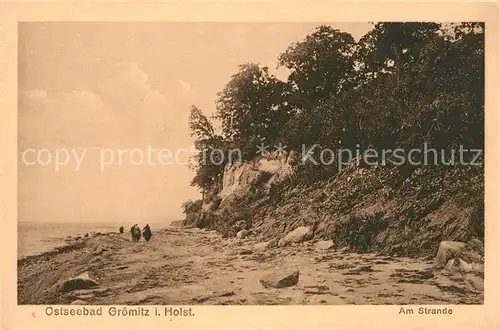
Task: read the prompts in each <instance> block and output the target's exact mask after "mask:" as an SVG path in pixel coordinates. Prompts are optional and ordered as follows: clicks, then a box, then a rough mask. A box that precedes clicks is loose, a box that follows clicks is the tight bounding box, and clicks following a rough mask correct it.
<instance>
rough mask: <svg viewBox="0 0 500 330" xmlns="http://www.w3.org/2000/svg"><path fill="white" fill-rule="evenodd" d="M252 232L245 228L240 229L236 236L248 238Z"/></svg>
mask: <svg viewBox="0 0 500 330" xmlns="http://www.w3.org/2000/svg"><path fill="white" fill-rule="evenodd" d="M249 234H250V232H249V231H248V230H246V229H243V230H240V231H239V232H238V233H237V234H236V237H238V238H239V239H243V238H246V237H248V235H249Z"/></svg>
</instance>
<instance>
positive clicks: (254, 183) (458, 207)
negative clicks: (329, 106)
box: [198, 154, 484, 256]
mask: <svg viewBox="0 0 500 330" xmlns="http://www.w3.org/2000/svg"><path fill="white" fill-rule="evenodd" d="M296 158H297V157H296V155H286V154H285V155H276V154H271V155H270V156H269V157H261V158H259V159H257V160H255V161H252V162H249V163H244V164H233V165H230V166H227V167H226V169H225V173H224V180H223V185H222V189H221V191H220V192H219V194H218V195H217V196H215V198H211V201H209V202H207V203H206V204H205V205H204V206H203V209H204V212H203V213H204V216H203V219H202V221H201V222H200V223H199V224H198V225H199V226H200V227H207V228H210V229H215V230H217V231H219V232H220V233H222V234H223V235H224V236H226V237H232V236H235V235H236V233H237V232H238V231H239V230H241V229H249V230H251V231H253V232H254V233H255V234H256V235H258V236H259V237H260V238H261V240H270V239H275V238H277V239H280V238H282V237H284V236H285V235H286V234H287V233H289V232H291V231H292V230H294V229H296V228H298V227H300V226H307V227H310V229H311V235H309V237H313V238H314V239H332V240H333V243H334V245H335V246H336V247H339V248H340V247H347V248H348V249H350V250H353V251H358V252H365V251H378V252H383V253H390V254H395V255H406V256H420V255H427V254H434V253H435V252H436V249H437V247H438V245H439V243H440V242H441V241H442V240H457V241H469V240H471V239H473V238H479V239H482V236H483V230H484V229H483V228H484V227H483V224H484V220H483V198H484V197H483V196H484V195H483V189H484V182H483V174H482V172H480V171H479V170H478V169H473V168H465V167H460V166H457V167H450V166H448V167H446V168H437V167H433V166H429V167H421V168H417V167H406V168H403V167H394V166H392V167H389V166H388V167H376V168H373V167H372V168H361V167H359V166H358V165H357V164H356V163H352V164H351V165H350V166H348V168H346V169H345V170H342V171H340V172H339V173H337V174H336V175H334V176H333V177H331V178H330V179H328V180H325V181H322V182H319V183H316V184H313V185H306V186H304V185H294V184H293V178H292V176H293V174H294V173H296V170H297V166H298V165H296ZM290 178H292V179H290ZM287 179H290V180H288V184H287V185H283V184H281V183H282V182H283V181H284V180H287Z"/></svg>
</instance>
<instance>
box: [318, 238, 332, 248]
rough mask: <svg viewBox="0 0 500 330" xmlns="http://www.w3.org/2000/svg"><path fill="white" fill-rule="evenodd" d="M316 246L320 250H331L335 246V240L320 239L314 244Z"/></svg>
mask: <svg viewBox="0 0 500 330" xmlns="http://www.w3.org/2000/svg"><path fill="white" fill-rule="evenodd" d="M314 247H315V248H316V249H318V250H330V249H332V248H333V241H332V240H328V241H318V242H316V244H314Z"/></svg>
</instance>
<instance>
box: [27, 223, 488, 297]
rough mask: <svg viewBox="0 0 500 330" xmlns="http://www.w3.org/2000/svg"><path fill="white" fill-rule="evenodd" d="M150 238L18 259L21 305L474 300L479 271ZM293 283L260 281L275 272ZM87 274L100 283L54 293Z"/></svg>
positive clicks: (309, 248)
mask: <svg viewBox="0 0 500 330" xmlns="http://www.w3.org/2000/svg"><path fill="white" fill-rule="evenodd" d="M153 235H154V236H153V238H152V240H151V241H150V242H145V241H143V240H141V241H140V242H138V243H133V242H132V241H131V239H130V234H129V233H127V232H126V233H125V234H122V235H120V234H118V233H116V234H115V233H111V234H105V235H98V236H94V237H89V238H86V239H84V240H83V241H81V242H78V243H75V244H72V245H70V246H68V247H66V248H64V249H61V251H57V252H50V253H45V254H42V255H39V256H35V257H29V258H25V259H21V260H19V261H18V303H19V304H70V303H74V302H75V301H77V302H78V303H81V304H96V305H109V304H127V305H136V304H137V305H138V304H145V305H146V304H147V305H155V304H159V305H160V304H179V305H180V304H184V305H196V304H261V305H263V304H280V305H281V304H325V305H329V304H332V305H340V304H481V303H483V299H484V295H483V282H484V280H483V278H482V274H470V273H469V274H456V275H451V274H448V273H446V271H438V270H434V269H432V260H424V259H414V258H400V257H390V256H383V255H376V254H373V253H368V254H356V253H348V252H345V251H335V250H331V249H328V250H324V249H320V248H318V247H316V246H315V242H314V241H310V242H304V243H300V244H296V245H293V246H287V247H275V248H267V249H265V250H258V249H256V248H255V247H254V245H255V244H256V243H258V241H257V240H256V239H255V238H252V237H250V238H246V239H238V238H233V239H223V238H222V237H221V236H220V235H218V234H217V233H215V232H213V231H205V230H199V229H183V228H169V229H164V230H161V231H157V232H154V233H153ZM294 270H298V271H299V272H300V277H299V281H298V283H297V284H295V285H293V286H290V287H285V288H279V289H275V288H264V287H263V286H262V285H261V283H260V282H259V280H260V279H261V278H263V277H264V276H265V275H266V274H269V273H272V272H275V271H279V272H286V271H294ZM82 273H87V274H88V276H89V277H90V278H92V279H94V280H95V281H96V282H97V283H98V285H97V286H95V287H92V288H87V289H78V290H72V291H69V292H57V293H54V292H53V290H52V289H51V288H53V286H54V284H56V283H57V282H59V281H61V280H65V279H67V278H71V277H75V276H78V275H80V274H82Z"/></svg>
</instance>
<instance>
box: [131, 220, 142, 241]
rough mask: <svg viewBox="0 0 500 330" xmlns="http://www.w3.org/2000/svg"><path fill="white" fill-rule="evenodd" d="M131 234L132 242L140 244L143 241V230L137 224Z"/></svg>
mask: <svg viewBox="0 0 500 330" xmlns="http://www.w3.org/2000/svg"><path fill="white" fill-rule="evenodd" d="M130 234H131V235H132V242H138V241H139V240H140V239H141V230H140V229H139V226H137V224H135V225H133V226H132V228H130Z"/></svg>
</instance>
